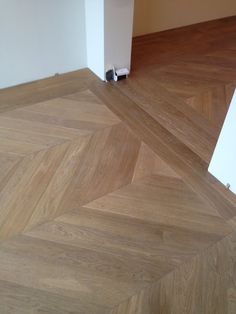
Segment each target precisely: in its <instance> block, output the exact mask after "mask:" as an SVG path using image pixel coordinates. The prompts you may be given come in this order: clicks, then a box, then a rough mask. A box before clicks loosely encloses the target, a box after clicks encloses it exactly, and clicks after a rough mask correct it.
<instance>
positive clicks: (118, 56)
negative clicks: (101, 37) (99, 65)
mask: <svg viewBox="0 0 236 314" xmlns="http://www.w3.org/2000/svg"><path fill="white" fill-rule="evenodd" d="M133 15H134V0H106V1H105V69H106V70H107V69H110V68H111V66H113V65H114V66H115V67H116V68H124V67H125V68H128V69H130V64H131V46H132V35H133Z"/></svg>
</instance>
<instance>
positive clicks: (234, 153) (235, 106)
mask: <svg viewBox="0 0 236 314" xmlns="http://www.w3.org/2000/svg"><path fill="white" fill-rule="evenodd" d="M209 172H210V173H211V174H213V175H214V176H215V177H216V178H217V179H218V180H219V181H221V182H222V183H223V184H224V185H227V184H230V189H231V191H232V192H234V193H235V194H236V92H235V93H234V97H233V100H232V103H231V105H230V109H229V111H228V114H227V116H226V120H225V123H224V126H223V129H222V131H221V134H220V138H219V140H218V143H217V146H216V149H215V152H214V155H213V158H212V161H211V163H210V167H209Z"/></svg>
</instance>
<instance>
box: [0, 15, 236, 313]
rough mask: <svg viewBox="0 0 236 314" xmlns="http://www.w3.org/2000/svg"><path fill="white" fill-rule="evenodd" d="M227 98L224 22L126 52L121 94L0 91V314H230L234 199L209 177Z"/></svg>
mask: <svg viewBox="0 0 236 314" xmlns="http://www.w3.org/2000/svg"><path fill="white" fill-rule="evenodd" d="M235 86H236V18H228V19H224V20H219V21H213V22H208V23H204V24H199V25H195V26H190V27H186V28H181V29H178V30H172V31H166V32H162V33H160V34H154V35H148V36H144V37H139V38H137V39H134V44H133V72H132V75H131V76H130V78H129V79H128V80H126V81H121V82H119V83H115V84H110V83H109V84H108V83H103V82H100V81H99V80H98V79H97V78H96V77H95V76H94V75H93V74H92V73H91V72H90V71H89V70H81V71H79V72H75V73H71V74H68V75H63V76H59V77H55V78H51V79H47V80H44V81H39V82H34V83H31V84H26V85H22V86H19V87H15V88H9V89H6V90H2V91H0V163H1V168H0V239H1V242H0V313H1V314H32V313H34V314H36V313H40V314H41V313H43V314H72V313H73V314H159V313H162V314H184V313H186V314H190V313H194V314H211V313H212V314H213V313H214V314H224V313H227V314H233V313H236V268H235V265H236V196H234V195H233V194H232V193H231V192H230V191H228V190H227V189H226V188H225V187H224V186H223V185H221V184H220V183H219V182H218V181H217V180H216V179H214V178H213V177H212V176H211V175H210V174H209V173H208V172H207V168H208V165H209V162H210V159H211V157H212V154H213V151H214V147H215V144H216V141H217V138H218V135H219V132H220V129H221V127H222V124H223V121H224V118H225V115H226V113H227V109H228V106H229V104H230V101H231V98H232V95H233V92H234V90H235ZM222 166H223V165H222Z"/></svg>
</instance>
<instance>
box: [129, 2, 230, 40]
mask: <svg viewBox="0 0 236 314" xmlns="http://www.w3.org/2000/svg"><path fill="white" fill-rule="evenodd" d="M235 14H236V1H235V0H224V1H223V0H135V18H134V35H135V36H138V35H143V34H148V33H154V32H159V31H163V30H167V29H171V28H176V27H180V26H185V25H191V24H195V23H200V22H204V21H209V20H213V19H218V18H222V17H226V16H232V15H235Z"/></svg>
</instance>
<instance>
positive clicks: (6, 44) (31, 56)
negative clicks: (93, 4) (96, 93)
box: [0, 0, 87, 88]
mask: <svg viewBox="0 0 236 314" xmlns="http://www.w3.org/2000/svg"><path fill="white" fill-rule="evenodd" d="M85 1H87V0H85ZM83 67H86V32H85V8H84V0H0V88H4V87H8V86H12V85H17V84H20V83H24V82H28V81H33V80H36V79H40V78H44V77H48V76H52V75H54V74H55V73H64V72H69V71H73V70H77V69H80V68H83Z"/></svg>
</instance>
